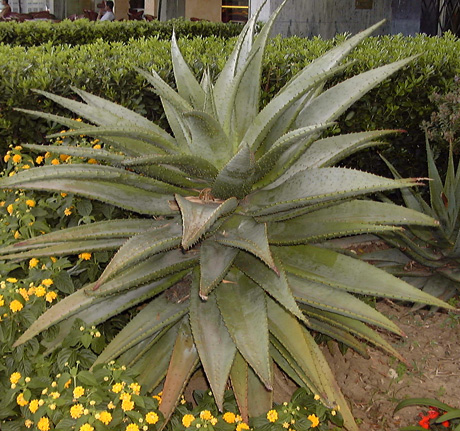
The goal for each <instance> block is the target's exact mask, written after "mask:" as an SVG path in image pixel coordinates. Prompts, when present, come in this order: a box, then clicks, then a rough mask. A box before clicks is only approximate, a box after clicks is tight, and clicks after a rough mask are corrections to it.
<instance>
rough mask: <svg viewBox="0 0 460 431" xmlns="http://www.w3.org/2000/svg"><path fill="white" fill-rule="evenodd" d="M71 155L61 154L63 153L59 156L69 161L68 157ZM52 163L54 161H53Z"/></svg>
mask: <svg viewBox="0 0 460 431" xmlns="http://www.w3.org/2000/svg"><path fill="white" fill-rule="evenodd" d="M69 157H70V156H69V155H67V154H61V155H60V156H59V158H60V159H61V160H62V161H63V162H65V161H67V159H68V158H69ZM51 163H52V162H51Z"/></svg>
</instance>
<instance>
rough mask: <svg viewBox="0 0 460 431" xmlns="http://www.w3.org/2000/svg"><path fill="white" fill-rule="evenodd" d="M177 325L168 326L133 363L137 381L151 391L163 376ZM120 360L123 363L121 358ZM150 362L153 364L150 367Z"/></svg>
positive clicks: (166, 368) (166, 369)
mask: <svg viewBox="0 0 460 431" xmlns="http://www.w3.org/2000/svg"><path fill="white" fill-rule="evenodd" d="M178 326H179V325H174V326H173V327H171V328H169V329H168V331H166V332H165V333H164V334H162V336H161V337H159V339H158V340H157V341H156V342H155V343H154V344H153V345H152V346H151V347H150V348H149V350H147V351H146V352H144V353H143V355H142V357H140V359H139V360H138V361H137V362H136V363H135V364H133V369H134V370H135V371H137V372H138V373H139V377H138V380H139V383H140V384H141V385H142V386H143V387H145V388H146V389H147V391H153V390H154V389H155V388H156V387H157V386H158V385H159V384H160V383H161V381H162V380H163V379H164V378H165V376H166V373H167V371H168V366H169V361H170V359H171V354H172V350H173V347H174V342H175V341H176V337H177V331H178V329H179V327H178ZM121 362H122V363H124V362H125V361H123V360H122V359H121ZM152 364H155V366H154V367H152Z"/></svg>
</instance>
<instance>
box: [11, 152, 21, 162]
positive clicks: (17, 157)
mask: <svg viewBox="0 0 460 431" xmlns="http://www.w3.org/2000/svg"><path fill="white" fill-rule="evenodd" d="M21 160H22V156H21V155H20V154H15V155H14V156H13V162H14V163H19V162H20V161H21Z"/></svg>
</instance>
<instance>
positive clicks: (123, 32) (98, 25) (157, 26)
mask: <svg viewBox="0 0 460 431" xmlns="http://www.w3.org/2000/svg"><path fill="white" fill-rule="evenodd" d="M173 28H174V29H175V31H176V35H177V37H210V36H216V37H222V38H230V37H234V36H238V34H239V33H240V31H241V29H242V28H243V27H242V25H240V24H232V23H228V24H224V23H215V22H207V21H197V22H191V21H186V20H184V19H172V20H169V21H165V22H160V21H150V22H147V21H114V22H107V21H104V22H100V21H88V20H87V19H79V20H76V21H69V20H64V21H62V22H58V23H54V22H50V21H26V22H23V23H18V22H12V21H10V22H0V43H4V44H7V45H12V46H25V47H30V46H38V45H43V44H46V43H51V44H53V45H62V44H68V45H71V46H75V45H84V44H87V43H94V42H96V41H98V39H102V40H104V41H105V42H124V43H128V42H130V41H131V40H132V39H141V38H148V37H157V38H158V39H167V40H170V39H171V35H172V31H173Z"/></svg>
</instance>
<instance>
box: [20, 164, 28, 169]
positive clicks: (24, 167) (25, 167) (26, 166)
mask: <svg viewBox="0 0 460 431" xmlns="http://www.w3.org/2000/svg"><path fill="white" fill-rule="evenodd" d="M22 169H30V165H22Z"/></svg>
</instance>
